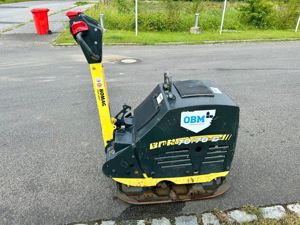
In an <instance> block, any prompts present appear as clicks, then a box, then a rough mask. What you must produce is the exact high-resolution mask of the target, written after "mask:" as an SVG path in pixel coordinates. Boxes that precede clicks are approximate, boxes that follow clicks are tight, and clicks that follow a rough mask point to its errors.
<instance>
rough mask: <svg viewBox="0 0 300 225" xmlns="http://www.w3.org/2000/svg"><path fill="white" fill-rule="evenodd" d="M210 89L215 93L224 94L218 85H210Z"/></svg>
mask: <svg viewBox="0 0 300 225" xmlns="http://www.w3.org/2000/svg"><path fill="white" fill-rule="evenodd" d="M210 89H211V90H212V91H213V92H214V93H215V94H222V92H221V91H220V89H219V88H216V87H210Z"/></svg>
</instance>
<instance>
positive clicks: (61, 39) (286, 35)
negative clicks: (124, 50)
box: [54, 29, 300, 45]
mask: <svg viewBox="0 0 300 225" xmlns="http://www.w3.org/2000/svg"><path fill="white" fill-rule="evenodd" d="M103 39H104V43H105V44H107V45H128V44H132V45H159V44H166V45H169V44H170V45H171V44H207V43H219V42H220V43H222V42H240V41H284V40H300V32H298V33H295V32H294V31H293V30H247V31H239V32H225V33H223V34H221V35H220V34H219V33H218V32H212V31H204V32H203V33H202V34H190V33H189V32H140V33H139V34H138V36H135V33H134V32H130V31H122V30H121V31H116V30H108V31H107V32H105V33H104V38H103ZM54 44H55V45H75V44H76V43H75V41H74V40H73V38H72V36H71V34H70V32H69V29H66V30H65V31H64V32H63V33H61V34H60V35H59V36H58V38H57V39H56V40H55V41H54Z"/></svg>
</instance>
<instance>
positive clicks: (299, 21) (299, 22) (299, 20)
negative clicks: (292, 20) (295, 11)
mask: <svg viewBox="0 0 300 225" xmlns="http://www.w3.org/2000/svg"><path fill="white" fill-rule="evenodd" d="M299 24H300V16H299V18H298V22H297V26H296V29H295V32H298V28H299Z"/></svg>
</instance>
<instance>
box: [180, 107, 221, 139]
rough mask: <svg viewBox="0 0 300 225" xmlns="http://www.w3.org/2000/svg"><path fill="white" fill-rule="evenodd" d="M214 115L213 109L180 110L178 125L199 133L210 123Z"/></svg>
mask: <svg viewBox="0 0 300 225" xmlns="http://www.w3.org/2000/svg"><path fill="white" fill-rule="evenodd" d="M215 115H216V110H215V109H210V110H198V111H187V112H181V119H180V126H181V127H183V128H186V129H188V130H190V131H193V132H195V133H199V132H200V131H202V130H204V129H206V128H208V127H209V126H210V125H211V122H212V119H213V118H214V117H215Z"/></svg>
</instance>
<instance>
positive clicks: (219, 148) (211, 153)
mask: <svg viewBox="0 0 300 225" xmlns="http://www.w3.org/2000/svg"><path fill="white" fill-rule="evenodd" d="M228 149H229V145H216V146H209V148H208V151H207V153H206V156H205V158H204V161H203V164H216V163H217V164H218V163H222V164H223V163H224V160H225V157H226V154H227V151H228Z"/></svg>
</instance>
